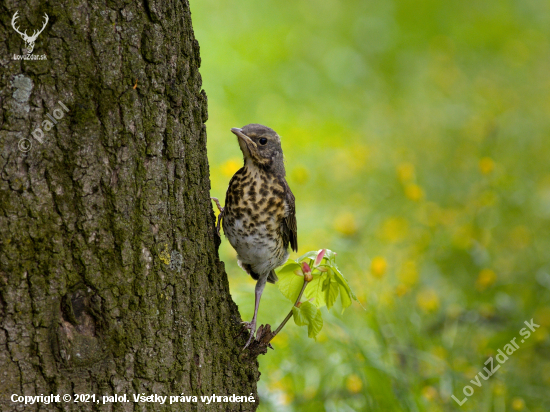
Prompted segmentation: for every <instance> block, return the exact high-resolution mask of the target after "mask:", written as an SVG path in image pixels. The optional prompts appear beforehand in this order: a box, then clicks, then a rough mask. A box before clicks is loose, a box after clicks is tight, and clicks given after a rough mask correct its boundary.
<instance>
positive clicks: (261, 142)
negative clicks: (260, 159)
mask: <svg viewBox="0 0 550 412" xmlns="http://www.w3.org/2000/svg"><path fill="white" fill-rule="evenodd" d="M266 143H267V139H266V138H265V137H262V138H261V139H260V144H261V145H262V146H263V145H264V144H266Z"/></svg>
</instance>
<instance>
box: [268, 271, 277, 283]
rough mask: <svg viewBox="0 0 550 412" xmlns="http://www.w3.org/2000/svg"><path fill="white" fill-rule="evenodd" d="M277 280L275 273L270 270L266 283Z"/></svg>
mask: <svg viewBox="0 0 550 412" xmlns="http://www.w3.org/2000/svg"><path fill="white" fill-rule="evenodd" d="M278 280H279V278H278V277H277V275H276V274H275V271H274V270H272V271H271V272H269V275H268V276H267V281H268V282H269V283H275V282H277V281H278Z"/></svg>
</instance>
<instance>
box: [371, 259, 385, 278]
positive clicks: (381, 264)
mask: <svg viewBox="0 0 550 412" xmlns="http://www.w3.org/2000/svg"><path fill="white" fill-rule="evenodd" d="M387 268H388V262H386V259H384V258H383V257H382V256H376V257H374V258H373V259H372V260H371V262H370V273H371V274H372V276H374V277H375V278H377V279H381V278H382V277H383V276H384V274H385V273H386V269H387Z"/></svg>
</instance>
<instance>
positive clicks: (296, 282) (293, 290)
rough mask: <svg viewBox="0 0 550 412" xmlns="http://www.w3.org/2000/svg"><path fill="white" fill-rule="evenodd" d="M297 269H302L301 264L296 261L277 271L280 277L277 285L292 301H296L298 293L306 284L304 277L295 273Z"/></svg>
mask: <svg viewBox="0 0 550 412" xmlns="http://www.w3.org/2000/svg"><path fill="white" fill-rule="evenodd" d="M296 269H300V265H299V264H298V263H296V262H290V263H287V264H286V265H284V266H283V267H282V269H281V270H280V271H279V272H277V276H278V277H279V281H278V282H277V286H278V287H279V290H280V291H281V293H282V294H283V295H284V296H285V297H286V298H287V299H288V300H290V301H291V302H292V303H294V302H296V299H297V298H298V294H299V293H300V290H302V286H303V285H304V277H303V276H298V275H296V274H295V273H294V271H295V270H296Z"/></svg>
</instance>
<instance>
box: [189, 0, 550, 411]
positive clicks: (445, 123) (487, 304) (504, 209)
mask: <svg viewBox="0 0 550 412" xmlns="http://www.w3.org/2000/svg"><path fill="white" fill-rule="evenodd" d="M191 9H192V12H193V16H192V17H193V24H194V28H195V32H196V36H197V38H198V40H199V43H200V45H201V57H202V68H201V73H202V76H203V80H204V88H205V90H206V92H207V94H208V98H209V120H208V123H207V127H208V150H209V159H210V173H211V179H212V195H213V196H217V197H219V198H220V199H222V198H224V197H225V190H226V188H227V183H228V181H229V179H230V177H231V175H232V174H233V173H234V172H235V171H236V170H237V169H238V168H239V167H240V165H241V164H242V157H241V153H240V151H239V147H238V145H237V142H236V139H235V137H234V136H233V135H232V134H231V133H230V131H229V129H230V128H231V127H241V126H244V125H245V124H248V123H261V124H265V125H267V126H270V127H272V128H274V129H275V130H276V131H277V132H278V133H279V134H280V135H281V136H282V139H283V140H282V141H283V150H284V153H285V157H286V168H287V173H288V181H289V184H290V186H291V187H292V189H293V192H294V194H295V196H296V199H297V219H298V229H299V244H300V250H299V254H302V253H305V252H307V251H309V250H316V249H319V248H323V247H326V248H330V249H332V250H334V251H336V252H338V263H339V266H340V267H341V268H342V270H343V272H344V274H345V275H346V276H347V277H348V279H349V280H350V282H351V284H352V286H353V287H354V290H355V291H356V292H357V295H358V297H359V299H360V300H361V302H362V304H363V305H364V306H365V308H366V310H365V311H364V310H363V309H361V308H360V306H359V305H357V304H355V305H353V306H352V307H351V308H350V309H348V310H347V311H346V313H345V314H344V316H341V315H340V314H339V312H338V311H334V312H333V311H331V312H330V313H328V312H326V311H325V312H324V317H325V326H324V329H323V331H322V332H321V334H320V336H319V337H318V339H317V341H313V340H311V339H308V338H307V332H306V329H305V328H298V327H297V326H295V325H294V324H292V323H289V325H288V326H287V327H286V328H285V330H283V333H281V335H279V336H278V337H277V338H276V341H275V342H274V346H275V348H276V350H275V351H270V352H269V353H268V355H267V356H263V357H261V358H260V370H261V372H262V376H261V380H260V382H259V390H260V395H261V401H262V404H261V406H260V408H259V411H262V412H267V411H305V412H309V411H315V412H317V411H430V412H432V411H455V410H463V411H476V412H485V411H487V412H488V411H495V412H501V411H521V410H524V411H536V412H543V411H548V410H550V396H549V393H550V390H549V388H550V339H549V330H550V290H549V289H550V262H549V252H550V236H549V235H550V167H549V157H550V2H548V1H543V0H527V1H509V0H486V1H484V2H474V1H456V0H453V1H447V2H439V1H430V0H428V1H424V2H418V1H414V2H413V1H410V0H399V1H394V2H391V1H387V2H377V1H358V0H357V1H353V0H350V1H346V2H342V1H336V0H330V1H321V2H320V1H313V0H297V1H294V2H275V1H272V0H265V1H262V2H255V1H251V0H247V1H244V0H242V1H227V2H216V1H212V0H201V1H195V2H192V3H191ZM220 253H221V256H222V259H223V260H224V261H225V263H226V269H227V272H228V273H229V276H230V286H231V293H232V295H233V298H234V299H235V301H236V302H237V303H238V304H239V308H240V310H241V314H242V315H243V318H244V319H248V318H250V317H251V316H252V310H253V306H254V303H253V302H254V298H253V296H254V292H253V291H254V282H253V281H252V280H251V279H250V278H248V277H247V276H246V275H245V273H244V272H243V271H242V270H240V269H239V268H238V266H237V263H236V260H235V253H234V251H233V250H232V249H231V247H230V245H229V243H228V242H227V241H226V240H225V239H224V241H223V242H222V247H221V250H220ZM293 256H294V257H295V256H298V255H296V254H294V255H293ZM289 309H290V303H289V302H287V301H285V300H284V298H283V297H282V296H281V295H280V293H279V291H278V290H277V288H275V287H273V286H271V287H267V288H266V292H265V293H264V297H263V299H262V304H261V306H260V312H259V322H261V323H266V322H267V323H270V324H272V325H277V324H278V323H279V322H280V321H281V320H282V318H283V317H284V315H285V314H286V313H287V311H288V310H289ZM531 318H533V319H534V322H535V323H537V324H540V325H541V327H540V329H538V330H537V331H536V332H535V333H533V335H532V336H531V337H530V338H529V339H528V340H526V341H525V343H522V344H520V349H519V350H518V351H517V352H515V353H514V354H512V355H511V356H510V357H509V360H508V361H507V362H506V363H505V364H503V365H502V366H501V368H500V369H499V370H498V371H496V372H495V374H494V376H492V377H491V378H490V379H489V380H487V381H484V380H481V382H482V386H481V388H478V387H477V386H475V385H473V384H471V383H470V380H471V379H472V378H474V376H475V375H476V374H477V373H478V372H479V371H482V370H483V366H485V365H484V364H483V363H484V362H485V361H486V360H487V358H488V357H489V356H494V355H495V353H496V351H497V350H498V349H502V348H503V347H504V345H505V344H506V343H508V342H509V341H510V340H511V339H513V338H514V337H519V330H520V329H521V328H522V327H524V326H525V325H523V322H524V321H525V320H530V319H531ZM468 384H469V385H470V386H473V389H474V394H473V395H472V396H471V397H469V398H468V401H467V402H466V403H464V404H463V405H462V406H458V405H457V404H456V403H455V401H453V400H452V399H451V394H454V395H455V396H456V397H457V398H458V399H463V398H464V395H463V392H462V389H463V387H464V386H465V385H468Z"/></svg>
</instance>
